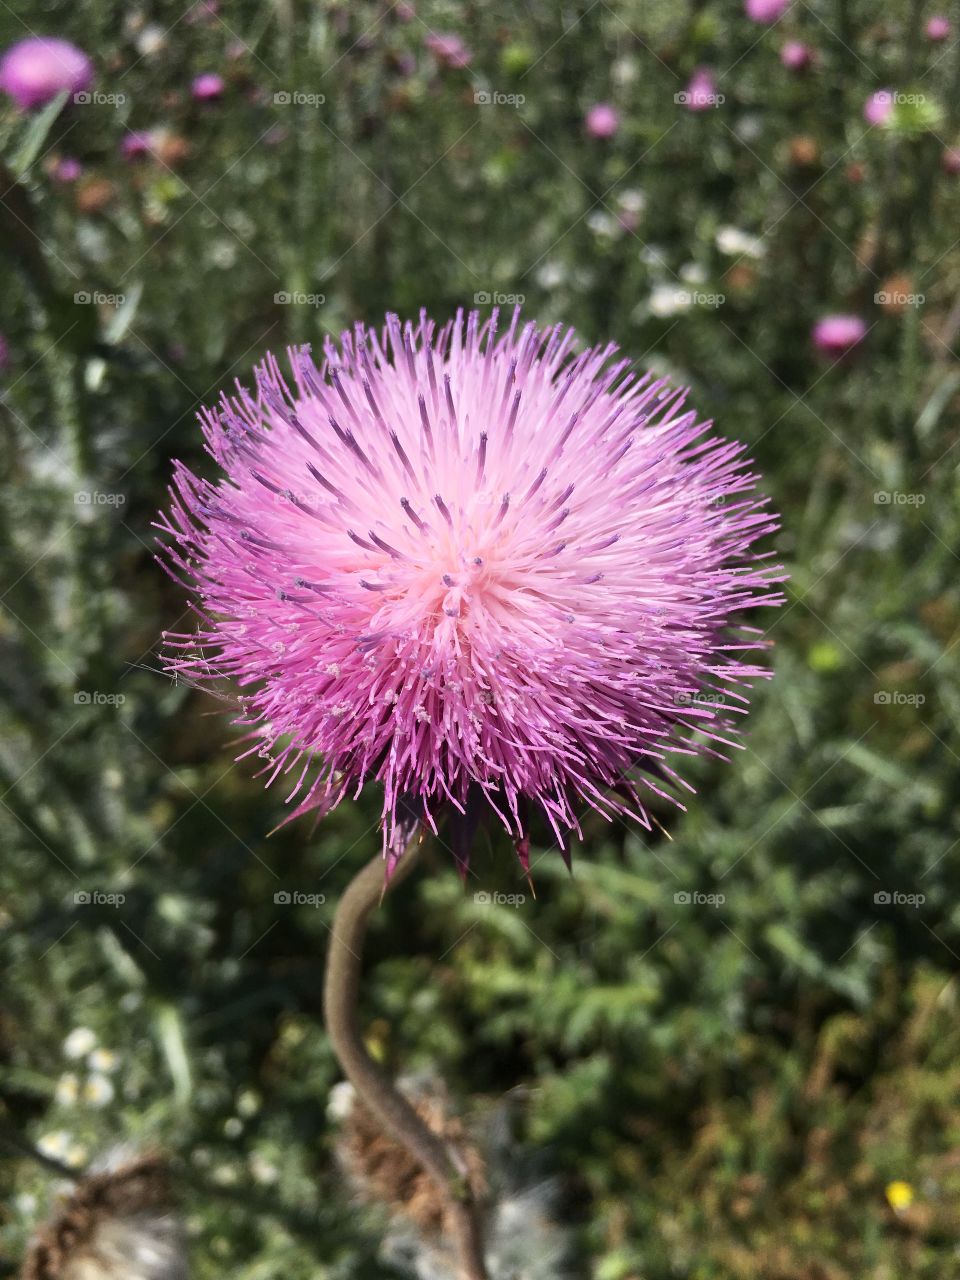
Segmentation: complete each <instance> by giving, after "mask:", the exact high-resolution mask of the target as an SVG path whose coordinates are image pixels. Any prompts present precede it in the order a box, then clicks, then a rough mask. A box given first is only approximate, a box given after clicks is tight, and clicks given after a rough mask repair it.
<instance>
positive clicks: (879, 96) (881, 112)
mask: <svg viewBox="0 0 960 1280" xmlns="http://www.w3.org/2000/svg"><path fill="white" fill-rule="evenodd" d="M892 112H893V90H892V89H878V90H877V92H876V93H873V94H871V95H870V97H869V98H868V99H867V101H866V103H865V104H864V108H863V118H864V120H866V122H867V124H886V122H887V121H888V120H889V119H890V116H891V113H892Z"/></svg>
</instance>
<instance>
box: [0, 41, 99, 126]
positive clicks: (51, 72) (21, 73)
mask: <svg viewBox="0 0 960 1280" xmlns="http://www.w3.org/2000/svg"><path fill="white" fill-rule="evenodd" d="M92 84H93V63H92V62H91V61H90V59H89V58H88V57H87V55H86V54H85V53H84V52H83V50H82V49H78V48H77V46H76V45H74V44H71V43H70V42H69V41H68V40H59V39H57V38H56V37H55V36H30V37H29V38H28V39H27V40H21V41H19V43H17V44H14V45H11V46H10V48H9V49H8V50H7V51H6V53H5V54H4V55H3V58H2V60H0V90H2V91H3V92H4V93H6V94H9V96H10V97H11V98H13V100H14V102H15V103H16V104H17V106H18V107H19V108H20V110H21V111H29V110H31V109H32V108H34V107H42V106H45V105H46V103H48V102H52V101H53V99H54V98H55V97H56V96H57V94H58V93H63V92H67V93H71V94H73V93H85V92H86V91H87V90H88V89H89V88H90V86H91V85H92Z"/></svg>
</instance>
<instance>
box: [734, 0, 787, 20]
mask: <svg viewBox="0 0 960 1280" xmlns="http://www.w3.org/2000/svg"><path fill="white" fill-rule="evenodd" d="M792 3H793V0H745V2H744V6H743V7H744V11H745V12H746V15H747V17H748V18H749V19H750V20H751V22H766V23H771V22H777V21H778V20H779V19H780V18H782V17H783V15H784V14H785V13H786V11H787V10H788V9H789V8H790V5H791V4H792Z"/></svg>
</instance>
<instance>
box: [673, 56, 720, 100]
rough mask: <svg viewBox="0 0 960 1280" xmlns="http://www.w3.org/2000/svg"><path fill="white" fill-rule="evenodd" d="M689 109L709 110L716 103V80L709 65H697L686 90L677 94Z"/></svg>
mask: <svg viewBox="0 0 960 1280" xmlns="http://www.w3.org/2000/svg"><path fill="white" fill-rule="evenodd" d="M679 97H680V100H681V101H682V102H683V105H684V106H685V107H687V109H688V110H690V111H709V110H710V108H711V107H715V106H716V105H717V103H718V95H717V81H716V78H715V76H714V74H713V72H712V71H711V70H710V68H709V67H697V69H696V71H694V73H693V75H692V76H691V77H690V83H689V84H688V85H687V88H686V91H685V92H684V93H682V94H680V95H679Z"/></svg>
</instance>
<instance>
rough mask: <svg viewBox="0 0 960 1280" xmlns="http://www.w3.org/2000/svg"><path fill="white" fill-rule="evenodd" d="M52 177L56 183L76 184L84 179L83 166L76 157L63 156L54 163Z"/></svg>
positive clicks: (51, 170) (51, 171)
mask: <svg viewBox="0 0 960 1280" xmlns="http://www.w3.org/2000/svg"><path fill="white" fill-rule="evenodd" d="M50 176H51V177H52V178H53V180H54V181H55V182H64V183H70V182H76V181H77V180H78V179H79V178H82V177H83V165H82V164H81V163H80V161H79V160H78V159H77V158H76V157H75V156H62V157H61V158H60V159H59V160H56V161H55V162H54V164H53V166H52V167H51V169H50Z"/></svg>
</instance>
